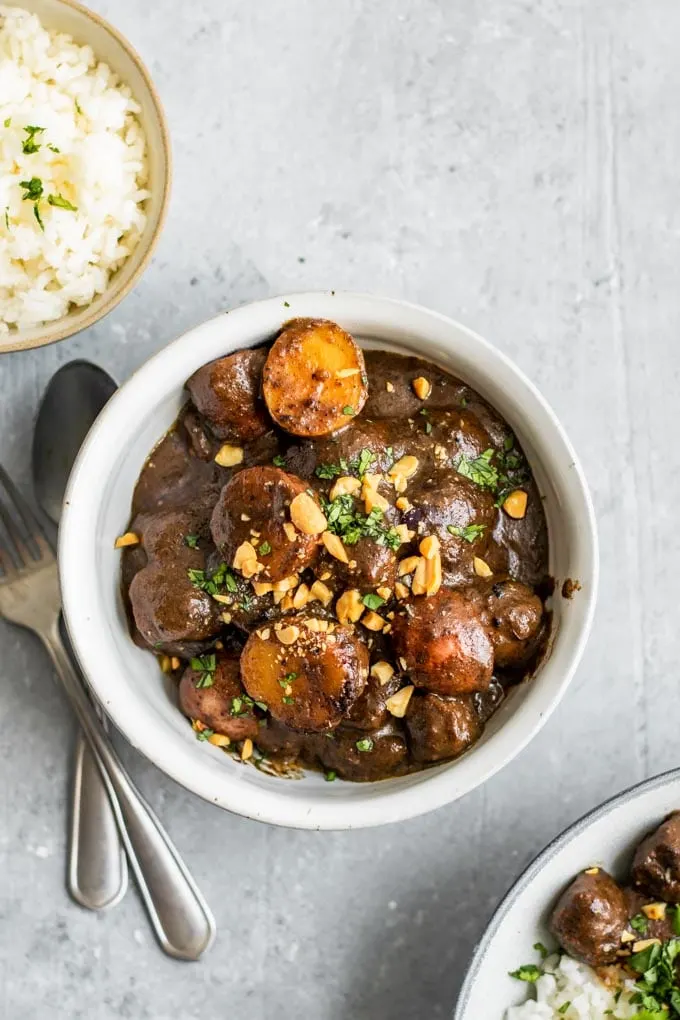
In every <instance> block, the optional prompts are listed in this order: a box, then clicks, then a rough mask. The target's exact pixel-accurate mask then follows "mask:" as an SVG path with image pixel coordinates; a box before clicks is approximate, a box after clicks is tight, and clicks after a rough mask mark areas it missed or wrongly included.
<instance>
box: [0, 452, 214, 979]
mask: <svg viewBox="0 0 680 1020" xmlns="http://www.w3.org/2000/svg"><path fill="white" fill-rule="evenodd" d="M0 483H1V485H2V487H3V488H4V490H5V497H4V498H3V495H2V493H1V492H0V614H1V615H2V616H4V617H5V618H6V619H7V620H9V621H11V622H12V623H15V624H18V625H19V626H21V627H25V628H27V629H28V630H31V631H33V632H34V633H35V634H37V636H38V637H39V638H40V639H41V641H42V643H43V645H44V646H45V648H46V649H47V651H48V653H49V655H50V658H51V659H52V663H53V665H54V668H55V670H56V673H57V675H58V677H59V679H60V680H61V682H62V686H63V688H64V691H65V692H66V695H67V697H68V699H69V701H70V703H71V707H72V708H73V709H74V711H75V713H76V715H77V717H78V720H79V722H80V724H81V726H82V728H83V732H84V733H85V736H86V738H87V740H88V742H89V744H90V746H91V748H92V750H93V753H94V757H95V759H96V761H97V765H98V767H99V769H100V771H101V774H102V778H103V780H104V784H105V786H106V790H107V793H108V795H109V798H110V800H111V806H112V808H113V813H114V816H115V819H116V824H117V825H118V829H119V831H120V836H121V840H122V842H123V845H124V847H125V850H126V852H127V855H128V858H129V860H130V864H131V867H132V870H133V872H134V875H135V878H136V879H137V883H138V886H139V890H140V892H141V895H142V899H143V900H144V904H145V906H146V909H147V911H148V913H149V917H150V920H151V924H152V926H153V928H154V931H155V933H156V936H157V938H158V941H159V942H160V944H161V946H162V948H163V950H164V951H165V952H166V953H168V955H170V956H172V957H174V958H175V959H178V960H197V959H198V958H199V957H200V956H201V955H202V954H203V953H204V952H205V951H206V950H207V949H209V948H210V946H211V945H212V942H213V940H214V938H215V931H216V929H215V921H214V919H213V916H212V914H211V912H210V909H209V907H208V906H207V904H206V902H205V900H204V899H203V896H202V895H201V893H200V891H199V889H198V888H197V886H196V884H195V882H194V880H193V878H192V877H191V875H190V874H189V871H188V869H187V867H186V865H185V864H184V861H183V860H182V858H181V857H180V855H179V853H178V851H177V850H176V848H175V847H174V846H173V844H172V842H171V840H170V837H169V836H168V834H167V833H166V832H165V830H164V829H163V827H162V825H161V823H160V821H159V820H158V818H157V817H156V816H155V814H154V813H153V811H152V810H151V808H150V807H149V805H148V804H147V803H146V801H145V800H144V799H143V797H142V796H141V794H140V793H139V791H138V790H137V789H136V787H135V786H134V783H133V782H132V780H131V778H130V776H129V775H128V774H127V772H126V771H125V769H124V768H123V765H122V763H121V761H120V759H119V758H118V755H117V754H116V752H115V750H114V748H113V745H112V743H111V741H110V739H109V736H108V734H107V733H106V731H105V729H104V727H103V726H102V723H101V721H100V719H99V717H98V715H97V713H96V711H95V708H94V706H93V705H92V702H91V701H90V699H89V697H88V696H87V694H86V692H85V689H84V687H83V685H82V684H81V683H80V680H79V679H78V676H77V674H76V672H75V670H74V668H73V664H72V662H71V659H70V657H69V654H68V653H67V651H66V648H65V646H64V643H63V640H62V637H61V634H60V630H59V616H60V613H61V595H60V592H59V576H58V571H57V561H56V559H55V557H54V554H53V552H52V550H51V548H50V546H49V543H48V541H47V539H46V537H45V534H44V532H43V531H42V528H41V526H40V524H39V522H38V520H37V518H36V516H35V514H34V513H33V511H32V509H31V507H30V506H29V504H28V503H27V501H26V500H25V499H24V498H23V496H22V495H21V493H20V492H19V491H18V489H17V488H16V486H15V485H14V483H13V482H12V480H11V478H10V477H9V475H8V474H7V472H6V471H5V469H4V468H3V467H2V466H1V465H0Z"/></svg>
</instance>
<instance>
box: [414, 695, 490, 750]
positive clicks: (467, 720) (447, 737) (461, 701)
mask: <svg viewBox="0 0 680 1020" xmlns="http://www.w3.org/2000/svg"><path fill="white" fill-rule="evenodd" d="M406 728H407V730H408V742H409V747H410V748H411V754H412V755H413V758H414V760H415V761H422V762H425V761H441V760H442V759H444V758H457V757H458V755H459V754H462V753H463V751H465V750H466V749H467V748H468V747H469V746H470V745H471V744H473V743H474V742H475V740H477V739H478V738H479V736H480V734H481V732H482V724H481V721H480V718H479V716H478V715H477V712H476V711H475V707H474V704H473V702H472V698H471V697H470V696H469V695H467V696H466V695H459V696H458V697H453V698H443V697H441V695H439V694H416V695H415V696H414V697H412V698H411V700H410V701H409V704H408V710H407V712H406Z"/></svg>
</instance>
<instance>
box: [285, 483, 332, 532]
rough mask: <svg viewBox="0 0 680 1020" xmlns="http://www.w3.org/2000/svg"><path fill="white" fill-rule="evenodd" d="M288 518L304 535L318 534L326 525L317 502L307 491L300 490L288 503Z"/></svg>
mask: <svg viewBox="0 0 680 1020" xmlns="http://www.w3.org/2000/svg"><path fill="white" fill-rule="evenodd" d="M290 519H291V521H292V522H293V524H294V525H295V527H296V528H297V529H298V531H301V532H302V533H303V534H305V535H320V534H321V532H322V531H325V530H326V528H327V527H328V521H327V520H326V518H325V517H324V514H323V511H322V509H321V507H320V506H319V504H318V503H317V502H316V500H315V499H313V498H312V497H311V496H310V495H309V493H308V492H300V493H298V495H297V496H296V497H295V499H294V500H292V502H291V504H290Z"/></svg>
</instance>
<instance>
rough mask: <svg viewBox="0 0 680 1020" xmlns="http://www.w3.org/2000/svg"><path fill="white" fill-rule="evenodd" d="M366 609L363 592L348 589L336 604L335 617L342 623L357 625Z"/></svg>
mask: <svg viewBox="0 0 680 1020" xmlns="http://www.w3.org/2000/svg"><path fill="white" fill-rule="evenodd" d="M365 608H366V607H365V606H364V604H363V602H362V601H361V592H360V591H357V590H356V588H348V589H347V591H345V592H343V593H342V595H341V596H340V598H339V599H338V601H337V602H336V603H335V615H336V616H337V618H338V620H339V621H340V623H356V622H357V620H359V619H360V617H361V614H362V613H363V611H364V609H365Z"/></svg>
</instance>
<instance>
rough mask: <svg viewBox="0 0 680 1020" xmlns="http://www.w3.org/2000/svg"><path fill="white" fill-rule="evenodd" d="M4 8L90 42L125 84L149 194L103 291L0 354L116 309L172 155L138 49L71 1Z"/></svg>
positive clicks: (22, 332) (76, 328) (137, 263)
mask: <svg viewBox="0 0 680 1020" xmlns="http://www.w3.org/2000/svg"><path fill="white" fill-rule="evenodd" d="M7 2H8V5H9V6H13V7H21V8H23V9H24V10H27V11H31V13H33V14H37V15H38V17H39V18H40V20H41V21H42V23H43V25H44V26H45V28H48V29H49V30H50V31H59V32H66V33H68V35H71V36H73V38H74V40H75V41H76V42H77V43H79V44H80V45H87V46H91V47H92V50H93V51H94V54H95V56H96V57H97V59H98V60H102V61H103V62H104V63H106V64H108V65H109V67H111V69H112V70H113V71H115V72H116V74H117V75H118V77H119V78H120V80H121V82H122V83H123V84H124V85H127V86H128V87H129V88H130V90H131V91H132V95H133V96H134V98H135V100H136V101H137V102H138V103H139V105H140V107H141V113H140V115H139V119H140V122H141V125H142V128H143V130H144V133H145V135H146V141H147V158H148V162H149V185H148V189H149V191H150V192H151V197H150V198H149V199H147V202H146V207H145V212H146V218H147V219H146V226H145V227H144V231H143V233H142V236H141V238H140V240H139V243H138V244H137V247H136V248H135V250H134V252H133V253H132V255H130V257H129V258H127V259H126V260H125V262H124V263H123V265H122V266H121V267H120V269H119V270H118V271H117V272H116V273H115V274H114V275H113V276H112V277H111V279H110V280H109V283H108V286H107V288H106V290H105V291H104V293H103V294H98V295H97V297H96V298H95V299H94V301H92V302H91V303H90V304H89V305H86V306H84V307H82V308H81V307H73V308H72V309H71V311H70V312H69V313H68V314H67V315H65V316H63V317H62V318H61V319H56V320H55V321H54V322H47V323H44V324H42V325H39V326H32V327H30V329H19V330H16V331H13V332H11V333H10V334H9V336H8V338H7V340H5V341H4V342H3V341H2V340H0V354H4V353H6V352H9V351H24V350H30V348H32V347H43V346H45V345H46V344H53V343H56V341H57V340H64V339H66V337H69V336H73V334H74V333H79V332H80V331H81V330H83V329H87V328H88V326H92V325H94V323H95V322H98V321H99V319H101V318H103V317H104V316H105V315H108V313H109V312H110V311H111V310H112V309H113V308H115V307H116V305H117V304H118V302H119V301H122V299H123V298H124V297H125V296H126V295H127V294H129V293H130V291H131V290H132V288H133V287H134V286H135V285H136V284H137V283H138V282H139V279H140V277H141V275H142V273H143V272H144V270H145V269H146V267H147V265H148V263H149V260H150V258H151V255H152V253H153V250H154V248H155V247H156V243H157V241H158V238H159V236H160V232H161V229H162V227H163V223H164V222H165V216H166V212H167V207H168V201H169V198H170V183H171V179H172V158H171V150H170V136H169V133H168V126H167V123H166V120H165V114H164V112H163V107H162V105H161V101H160V97H159V95H158V93H157V91H156V88H155V86H154V84H153V81H152V80H151V76H150V74H149V72H148V71H147V69H146V67H145V66H144V64H143V63H142V60H141V58H140V56H139V54H138V53H136V51H135V50H134V49H133V47H132V46H131V45H130V43H129V42H128V41H127V39H125V38H124V36H122V35H121V34H120V32H118V30H117V29H115V28H114V27H113V25H110V24H109V23H108V21H105V20H104V18H101V17H100V16H99V15H98V14H95V13H94V11H90V10H88V9H87V7H83V5H82V4H79V3H76V2H75V0H16V2H14V0H7Z"/></svg>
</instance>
